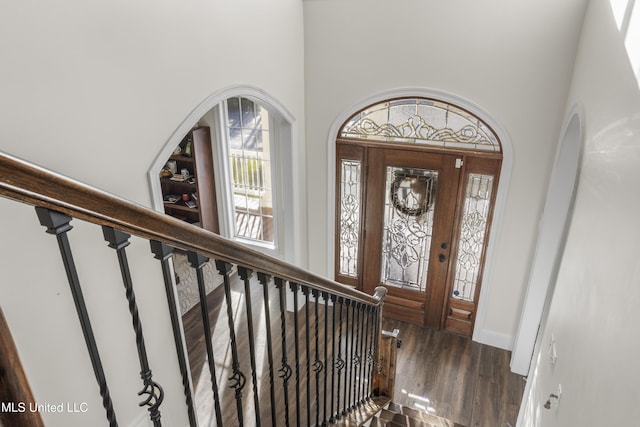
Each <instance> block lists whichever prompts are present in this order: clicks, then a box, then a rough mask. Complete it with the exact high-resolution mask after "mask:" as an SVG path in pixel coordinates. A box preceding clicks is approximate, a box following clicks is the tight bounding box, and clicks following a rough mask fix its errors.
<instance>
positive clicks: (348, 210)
mask: <svg viewBox="0 0 640 427" xmlns="http://www.w3.org/2000/svg"><path fill="white" fill-rule="evenodd" d="M361 169H362V162H360V161H359V160H342V162H341V166H340V177H341V179H340V231H339V235H340V255H339V256H340V269H339V272H340V274H342V275H344V276H349V277H357V276H358V246H359V233H360V208H361V206H360V205H361V198H360V196H361V191H362V189H361V188H362V183H361Z"/></svg>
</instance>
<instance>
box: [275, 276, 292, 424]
mask: <svg viewBox="0 0 640 427" xmlns="http://www.w3.org/2000/svg"><path fill="white" fill-rule="evenodd" d="M273 281H274V283H275V285H276V288H277V289H278V294H279V296H280V298H279V299H280V333H281V335H282V367H281V368H280V369H279V370H278V372H279V373H280V375H279V377H280V378H282V387H283V394H284V425H285V427H289V378H291V367H290V366H289V362H288V360H287V359H288V358H287V329H286V324H287V312H286V310H287V296H286V289H285V287H284V280H282V279H280V278H279V277H276V278H275V279H274V280H273ZM296 348H297V345H296ZM274 426H275V419H274Z"/></svg>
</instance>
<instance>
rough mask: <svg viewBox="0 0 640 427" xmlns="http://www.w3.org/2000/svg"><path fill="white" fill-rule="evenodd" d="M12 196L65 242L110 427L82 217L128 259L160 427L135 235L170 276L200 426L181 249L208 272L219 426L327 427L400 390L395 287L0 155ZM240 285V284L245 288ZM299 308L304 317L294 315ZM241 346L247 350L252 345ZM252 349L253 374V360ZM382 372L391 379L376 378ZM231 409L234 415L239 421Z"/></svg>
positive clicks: (1, 175) (209, 353)
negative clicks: (334, 274) (85, 269)
mask: <svg viewBox="0 0 640 427" xmlns="http://www.w3.org/2000/svg"><path fill="white" fill-rule="evenodd" d="M0 195H2V196H4V197H6V198H9V199H13V200H16V201H18V202H22V203H26V204H30V205H33V206H35V207H36V211H37V216H38V218H39V220H40V223H41V225H43V226H45V227H46V231H47V232H48V233H50V234H53V235H55V236H56V238H57V240H58V246H59V249H60V254H61V256H62V260H63V263H64V266H65V271H66V274H67V279H68V282H69V285H70V289H71V293H72V296H73V299H74V303H75V306H76V311H77V314H78V318H79V321H80V325H81V327H82V331H83V334H84V339H85V343H86V346H87V351H88V354H89V357H90V359H91V363H92V366H93V370H94V373H95V377H96V381H97V383H98V388H99V392H100V395H101V397H102V403H103V407H104V410H105V414H106V418H107V420H108V423H109V425H110V426H117V425H118V423H117V420H116V408H114V406H113V402H112V399H111V396H110V392H109V388H108V385H107V381H106V376H105V372H104V369H103V365H102V362H101V354H100V352H99V351H98V346H97V345H96V338H95V336H94V334H93V331H92V327H91V322H90V318H89V313H88V312H87V307H86V305H85V303H84V299H83V294H82V287H81V284H80V281H79V279H78V274H77V271H76V266H75V264H74V258H73V253H72V251H71V247H70V245H69V240H68V233H69V232H70V230H71V228H72V227H71V225H70V224H69V223H70V221H71V220H72V218H77V219H81V220H84V221H87V222H91V223H94V224H96V225H99V226H101V227H102V231H103V235H104V238H105V240H106V241H107V242H108V245H109V247H111V248H112V249H114V251H115V252H116V255H117V258H118V262H119V267H120V272H121V275H122V281H123V285H124V287H125V291H126V298H127V300H128V304H129V311H130V314H131V320H132V324H133V328H134V332H135V339H136V345H137V350H138V362H139V364H140V370H141V379H142V389H141V391H140V392H139V393H138V394H139V395H141V396H142V402H141V403H140V406H146V407H147V409H148V411H149V418H150V420H151V421H152V423H153V425H154V426H160V425H161V411H162V406H161V404H162V402H163V399H164V391H163V388H162V386H161V385H160V384H158V383H156V382H155V381H154V379H153V378H152V374H151V369H150V367H149V361H148V355H147V352H146V347H145V342H144V334H143V327H142V321H141V319H140V315H139V313H138V307H137V302H136V297H135V293H134V289H133V286H132V280H131V272H130V269H131V268H132V266H130V265H129V261H128V259H127V254H126V247H127V246H128V245H129V238H130V236H131V235H134V236H138V237H141V238H144V239H146V240H148V241H149V242H150V247H151V251H152V253H153V255H154V256H155V258H157V259H158V260H159V263H160V266H161V268H162V271H163V277H164V282H165V289H166V298H167V302H168V310H169V314H170V317H171V321H172V326H173V335H174V341H175V351H176V352H177V356H178V363H179V368H180V372H181V374H182V385H183V389H184V398H185V406H186V411H187V414H188V419H189V423H190V425H191V426H196V425H197V424H198V421H197V419H198V414H197V408H196V404H195V402H194V396H193V392H192V390H193V387H194V385H193V384H192V378H191V376H190V370H189V369H190V366H189V360H188V355H187V354H186V353H185V350H184V349H185V342H184V333H183V330H182V324H181V319H180V317H181V314H180V312H179V308H178V302H177V301H176V293H175V286H176V284H175V275H174V270H173V263H172V257H173V254H174V250H175V249H179V250H180V251H184V252H186V253H187V257H188V260H189V264H190V265H191V267H192V268H193V269H194V270H195V272H196V276H197V282H198V290H199V296H200V301H199V303H198V304H199V306H200V311H201V315H202V323H203V328H204V330H203V336H204V340H205V347H206V360H207V368H208V369H209V375H210V380H211V393H210V399H212V401H213V402H214V405H213V406H214V412H215V420H216V421H215V422H216V424H217V425H218V426H221V425H223V424H224V423H225V421H226V422H227V423H228V424H229V425H243V424H244V423H247V425H261V424H262V423H264V424H270V425H274V426H275V425H278V426H281V425H286V426H289V425H291V426H294V425H295V426H299V425H321V424H322V425H326V424H329V423H334V422H336V421H337V420H339V419H341V418H344V417H347V416H349V414H350V413H351V412H352V411H354V410H357V409H358V408H360V407H361V406H366V405H367V404H368V402H370V401H371V398H372V397H373V396H374V387H373V384H374V383H375V384H377V385H376V387H377V389H376V390H378V391H379V390H382V392H380V393H382V394H383V393H384V391H385V390H388V386H382V387H381V386H380V384H381V381H382V382H383V383H384V384H389V376H390V375H391V378H392V377H393V374H389V372H388V366H383V365H382V364H381V362H382V361H384V362H385V363H387V365H388V358H389V357H388V356H383V355H381V354H380V353H379V351H380V345H379V343H380V337H381V331H382V328H381V325H382V324H381V319H382V301H383V299H384V296H385V294H386V289H384V288H382V287H379V288H377V289H376V291H375V294H374V295H373V296H370V295H367V294H364V293H362V292H359V291H357V290H354V289H351V288H349V287H346V286H343V285H341V284H338V283H336V282H334V281H331V280H328V279H326V278H323V277H321V276H318V275H315V274H313V273H311V272H309V271H306V270H304V269H302V268H298V267H296V266H293V265H291V264H288V263H286V262H284V261H281V260H278V259H275V258H272V257H270V256H268V255H265V254H263V253H261V252H258V251H254V250H251V249H249V248H247V247H245V246H242V245H240V244H237V243H235V242H233V241H230V240H228V239H225V238H223V237H220V236H218V235H216V234H214V233H211V232H208V231H206V230H203V229H201V228H198V227H195V226H193V225H190V224H187V223H185V222H182V221H180V220H177V219H175V218H172V217H169V216H167V215H164V214H161V213H158V212H155V211H153V210H150V209H147V208H145V207H143V206H140V205H136V204H134V203H131V202H128V201H126V200H124V199H122V198H120V197H117V196H114V195H112V194H109V193H106V192H104V191H101V190H98V189H96V188H93V187H90V186H88V185H85V184H83V183H80V182H77V181H75V180H72V179H69V178H67V177H64V176H62V175H59V174H56V173H54V172H51V171H48V170H46V169H44V168H41V167H38V166H35V165H33V164H30V163H28V162H26V161H23V160H20V159H17V158H15V157H12V156H10V155H7V154H3V153H0ZM209 260H212V262H213V263H214V264H215V267H216V269H217V271H218V273H219V274H220V276H221V278H222V281H223V284H222V286H223V287H224V293H225V298H224V301H225V302H224V304H225V305H226V307H224V309H223V308H222V307H220V309H221V311H222V310H226V312H227V321H228V331H227V333H228V340H229V345H230V350H231V352H230V353H231V362H230V363H231V366H230V368H229V370H230V372H231V374H230V377H229V378H221V374H220V373H219V372H218V373H216V363H222V362H220V361H219V360H218V359H219V358H220V356H219V355H218V354H216V348H215V345H214V343H213V342H212V329H211V325H210V316H209V314H210V312H211V309H212V307H209V306H208V302H207V293H206V291H205V286H206V283H205V277H204V276H205V275H204V274H203V268H204V266H205V265H206V263H207V262H208V261H209ZM133 267H135V266H133ZM236 273H237V276H236ZM254 278H255V279H257V282H256V280H255V279H254ZM238 281H239V283H240V285H238V284H237V283H236V282H238ZM256 283H258V286H261V289H262V292H263V298H262V301H261V304H262V307H261V308H260V310H258V312H260V313H262V314H260V316H261V317H260V319H254V316H256V311H255V310H254V309H253V307H252V298H251V295H250V294H251V291H252V287H253V289H254V290H255V286H256ZM234 286H235V287H237V286H240V289H241V290H242V291H243V292H244V298H243V300H244V309H243V312H244V313H246V314H244V315H243V316H242V317H243V319H245V324H238V323H237V320H238V319H239V317H240V315H239V312H238V310H235V309H234V307H232V295H231V290H232V289H235V288H234ZM287 307H289V308H292V309H291V310H288V309H287ZM272 316H273V319H274V321H273V322H272V320H271V319H272ZM278 319H279V322H278V321H277V320H278ZM256 325H262V327H261V330H263V331H264V333H265V334H266V338H267V339H266V345H260V346H257V345H256V342H257V338H258V337H257V336H256V335H257V333H256V330H255V328H256ZM278 332H279V335H280V336H279V338H278ZM274 336H275V337H276V338H274ZM260 338H261V337H260ZM292 341H293V342H292ZM260 342H261V343H262V342H263V341H260ZM246 343H248V348H246ZM241 345H242V346H245V347H242V348H240V347H241ZM247 352H248V354H249V362H248V364H249V365H250V366H247V362H246V360H245V359H243V357H244V355H246V353H247ZM264 359H267V365H268V367H267V368H266V370H264V371H260V372H259V369H258V368H257V361H258V360H259V361H262V360H264ZM380 374H382V375H383V376H384V378H385V379H384V380H380V379H376V378H377V377H378V376H379V375H380ZM263 375H264V377H265V378H267V379H266V381H264V378H262V376H263ZM276 376H277V377H278V380H276ZM248 378H249V379H248ZM223 382H224V383H223ZM247 383H249V385H247ZM245 386H246V387H245ZM229 387H231V388H232V389H233V400H235V405H232V406H231V407H233V406H235V408H234V410H231V409H230V408H229V407H228V406H225V404H224V403H223V402H224V398H223V397H222V396H221V394H222V393H221V392H222V391H223V390H225V389H228V388H229ZM249 388H251V389H250V390H249ZM391 389H392V385H391ZM226 394H229V393H226ZM248 397H252V398H253V399H252V401H253V402H252V407H251V408H250V409H247V405H248V403H249V402H250V400H251V399H248ZM389 397H392V396H389ZM223 408H224V410H225V412H223ZM230 411H231V412H233V413H232V414H229V413H228V412H230ZM247 416H252V419H251V420H248V419H245V417H247Z"/></svg>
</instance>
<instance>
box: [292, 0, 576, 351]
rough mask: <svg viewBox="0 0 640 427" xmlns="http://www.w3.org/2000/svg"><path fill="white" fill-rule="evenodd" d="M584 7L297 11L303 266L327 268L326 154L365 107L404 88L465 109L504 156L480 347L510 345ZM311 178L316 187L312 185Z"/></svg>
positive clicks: (431, 4)
mask: <svg viewBox="0 0 640 427" xmlns="http://www.w3.org/2000/svg"><path fill="white" fill-rule="evenodd" d="M584 5H585V2H584V1H583V0H575V1H563V2H556V1H551V0H547V1H543V2H506V1H500V0H489V1H482V2H471V3H470V2H466V1H460V0H454V1H447V2H435V1H423V0H402V1H389V0H385V1H378V2H375V4H374V3H371V2H370V1H365V0H347V1H345V0H307V1H305V2H304V17H305V58H306V62H305V64H306V83H305V86H306V103H307V104H306V105H307V107H306V111H307V117H308V120H307V143H308V146H307V154H308V156H307V158H308V161H307V171H308V172H307V173H308V177H310V178H309V179H308V194H309V195H310V196H309V199H308V212H309V223H310V224H314V227H313V228H310V230H309V242H314V244H313V245H312V246H311V247H310V249H309V250H310V257H309V259H310V267H311V268H312V269H314V270H316V271H318V272H321V273H324V274H327V275H331V273H330V272H329V271H328V270H329V269H328V268H327V263H326V255H325V254H326V253H327V247H326V242H327V239H326V236H327V235H332V234H333V230H331V229H329V228H330V227H329V225H328V219H327V217H326V211H327V210H326V208H325V205H326V203H327V194H328V191H329V189H328V184H327V182H328V181H330V180H329V179H328V177H327V169H328V168H327V162H332V161H333V159H328V158H327V157H328V156H327V152H328V149H327V145H328V144H331V143H332V138H333V137H335V135H329V133H328V130H329V129H331V127H332V125H333V124H334V121H335V120H336V118H338V117H344V113H345V112H353V109H354V106H355V105H357V104H359V103H360V102H361V101H362V100H364V99H366V98H368V97H370V96H371V95H375V94H378V93H381V92H387V91H393V90H394V89H396V90H399V89H401V88H405V87H417V88H431V89H437V90H440V91H445V92H448V93H451V94H453V95H457V96H459V97H462V98H464V99H467V100H469V101H471V102H473V103H474V104H476V105H477V106H479V107H481V108H482V109H484V110H485V111H486V112H488V113H489V114H491V115H492V117H493V119H494V120H495V121H497V122H498V123H500V124H501V125H502V127H503V128H504V129H506V132H507V133H508V136H509V137H510V139H511V142H512V145H513V173H512V175H511V176H510V177H503V179H504V181H505V182H506V181H507V180H509V179H510V187H509V190H508V195H507V200H506V209H505V211H504V212H503V216H502V219H503V220H502V223H501V224H497V225H496V226H494V234H493V238H497V239H498V241H496V246H495V248H496V250H495V254H494V255H495V259H497V260H500V262H499V263H495V265H493V266H490V267H489V268H491V269H492V270H491V277H490V279H491V280H490V281H489V282H488V283H485V284H484V286H485V287H486V290H488V293H487V295H486V298H485V300H483V301H481V304H485V306H484V309H485V310H484V311H485V313H486V317H485V319H484V321H479V322H478V323H477V324H476V328H477V329H478V328H480V331H479V332H480V333H479V334H476V335H477V336H478V338H479V339H480V340H481V341H483V342H486V343H489V344H493V345H497V346H500V347H507V348H509V347H510V346H511V342H512V339H513V336H514V334H515V332H516V329H517V326H518V321H519V319H520V308H521V304H522V299H523V296H524V290H525V288H526V282H527V278H528V272H529V267H530V260H531V255H532V251H533V246H534V241H535V238H536V236H537V223H538V219H539V216H540V213H541V210H542V205H543V199H544V195H545V194H544V193H545V190H546V185H547V180H548V175H549V172H550V170H551V165H552V162H553V156H554V153H555V146H556V144H557V138H558V133H559V131H560V126H561V124H562V112H563V111H564V106H565V101H566V96H567V91H568V87H569V82H570V80H569V79H570V76H571V70H572V67H573V59H574V56H575V50H576V46H577V40H578V34H579V30H580V25H581V22H582V18H583V12H584ZM311 177H313V178H311Z"/></svg>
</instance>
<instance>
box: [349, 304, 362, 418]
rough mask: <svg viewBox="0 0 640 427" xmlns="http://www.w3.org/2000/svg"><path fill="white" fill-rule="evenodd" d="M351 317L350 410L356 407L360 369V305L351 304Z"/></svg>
mask: <svg viewBox="0 0 640 427" xmlns="http://www.w3.org/2000/svg"><path fill="white" fill-rule="evenodd" d="M353 317H354V319H355V320H354V324H355V325H354V327H355V331H356V336H355V341H352V342H351V344H352V345H353V347H354V354H353V365H352V366H353V372H352V373H351V375H352V376H353V388H352V389H351V409H355V408H356V407H357V396H356V390H357V389H358V388H359V387H358V368H359V367H360V355H359V354H358V351H359V349H358V340H359V337H360V303H357V302H354V303H353Z"/></svg>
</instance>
